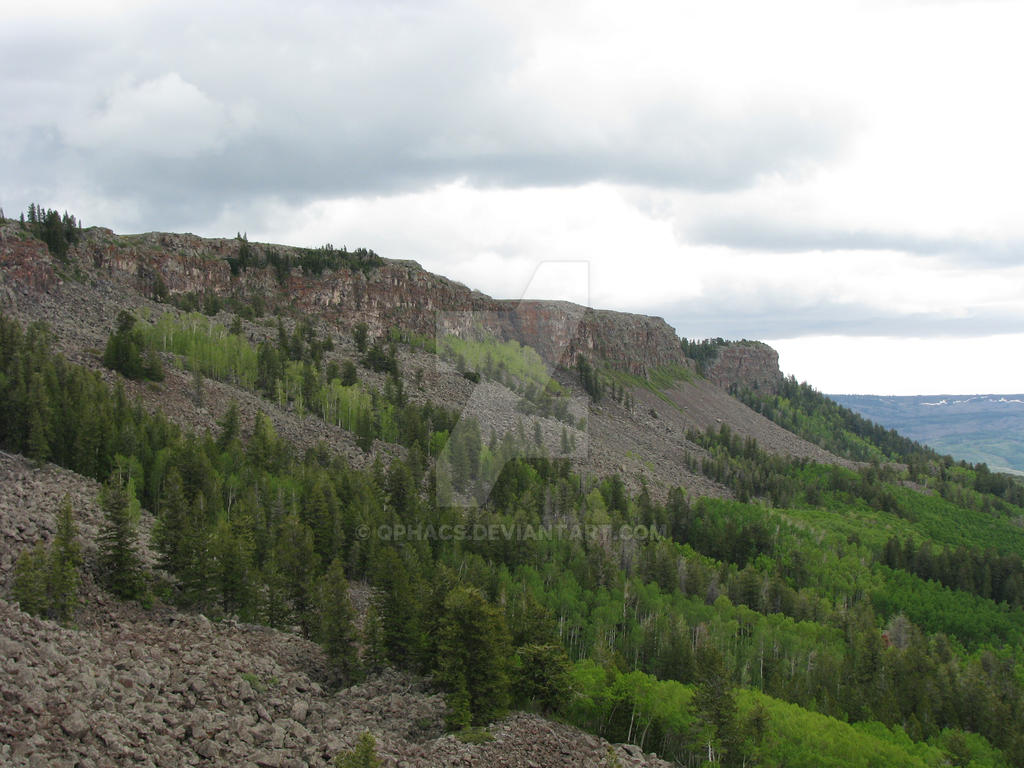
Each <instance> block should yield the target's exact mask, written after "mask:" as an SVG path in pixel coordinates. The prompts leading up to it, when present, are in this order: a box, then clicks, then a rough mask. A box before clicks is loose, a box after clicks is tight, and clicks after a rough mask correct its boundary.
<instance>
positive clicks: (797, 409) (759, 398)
mask: <svg viewBox="0 0 1024 768" xmlns="http://www.w3.org/2000/svg"><path fill="white" fill-rule="evenodd" d="M737 396H738V397H739V399H740V400H742V401H743V402H744V403H746V404H747V405H749V406H750V407H751V408H753V409H754V410H756V411H758V412H760V413H761V414H762V415H764V416H767V417H768V418H769V419H771V420H772V421H774V422H776V423H778V424H779V425H780V426H782V427H784V428H785V429H788V430H789V431H790V432H794V433H796V434H798V435H800V436H801V437H803V438H804V439H806V440H809V441H810V442H812V443H815V444H817V445H820V446H821V447H822V448H825V449H827V450H829V451H832V452H833V453H836V454H838V455H840V456H845V457H846V458H849V459H853V460H855V461H886V460H893V461H904V462H911V463H919V462H921V461H928V460H934V459H938V458H939V457H938V455H937V454H936V453H935V452H934V451H931V450H930V449H928V448H925V447H924V446H922V445H920V444H919V443H916V442H914V441H913V440H910V439H908V438H906V437H903V436H902V435H900V434H899V433H897V432H896V431H895V430H892V429H886V428H885V427H881V426H879V425H877V424H875V423H874V422H871V421H868V420H867V419H865V418H864V417H863V416H860V415H859V414H856V413H854V412H853V411H851V410H850V409H849V408H845V407H843V406H841V405H839V404H838V403H837V402H835V401H834V400H831V399H829V398H828V397H825V395H823V394H821V393H820V392H818V391H817V390H815V389H814V388H813V387H811V386H810V385H809V384H806V383H800V384H798V383H797V381H796V379H795V378H794V377H792V376H790V377H789V378H787V379H783V381H782V382H781V383H780V384H779V385H778V391H777V392H776V393H775V394H768V393H765V392H761V391H752V390H746V391H742V392H738V393H737Z"/></svg>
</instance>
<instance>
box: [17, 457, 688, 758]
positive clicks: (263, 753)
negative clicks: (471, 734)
mask: <svg viewBox="0 0 1024 768" xmlns="http://www.w3.org/2000/svg"><path fill="white" fill-rule="evenodd" d="M96 490H98V487H97V486H96V484H95V483H93V482H92V481H89V480H86V479H84V478H81V477H79V476H78V475H74V474H73V473H70V472H66V471H64V470H60V469H57V468H55V467H52V466H51V467H45V468H35V467H33V466H32V465H31V464H30V463H28V462H27V461H25V460H24V459H22V458H20V457H16V456H9V455H6V454H4V455H0V537H2V538H0V595H7V594H8V590H9V583H10V576H11V573H10V571H11V568H12V565H13V562H14V560H15V558H16V555H17V552H18V551H20V550H22V549H24V548H27V547H30V546H31V545H32V544H34V543H35V541H37V540H43V541H47V540H49V538H50V537H51V536H52V533H53V529H54V527H55V526H54V510H56V506H57V501H58V500H59V498H60V497H61V496H62V495H63V494H64V493H65V492H67V493H70V495H71V496H72V499H73V502H74V503H75V510H76V515H77V517H78V523H79V529H80V532H81V535H82V538H83V544H84V545H85V546H84V548H85V554H86V561H87V568H88V561H89V559H90V552H91V551H92V550H94V546H93V540H94V536H95V532H96V530H97V527H98V518H97V516H98V514H99V512H98V508H97V506H96V504H95V491H96ZM83 591H84V595H83V597H84V601H85V604H84V605H83V607H82V609H81V610H80V612H79V615H78V618H77V627H76V628H74V629H68V628H63V627H61V626H59V625H57V624H55V623H53V622H49V621H43V620H40V619H37V618H35V617H32V616H29V615H27V614H25V613H23V612H21V611H20V610H19V609H18V607H17V606H16V605H13V604H11V603H10V602H8V601H6V600H3V599H0V765H3V766H7V765H10V766H40V767H42V766H54V767H62V766H67V767H68V768H71V766H81V767H82V768H94V767H95V768H101V767H104V766H122V765H140V766H160V767H161V768H167V767H170V766H183V765H204V766H205V765H209V766H217V765H225V766H227V765H231V766H260V767H261V768H300V767H305V766H327V765H330V764H331V763H332V761H333V759H334V757H335V755H337V754H338V753H339V752H341V751H343V750H346V749H349V748H351V747H352V746H354V745H355V742H356V740H357V739H358V738H359V736H360V735H361V734H362V733H363V732H364V731H366V730H369V731H370V732H371V733H373V735H374V737H375V738H376V740H377V751H378V754H379V755H380V757H381V761H382V764H383V765H385V766H408V767H410V768H412V767H413V766H416V767H422V768H428V767H431V768H432V767H434V766H465V765H487V766H490V767H491V768H496V767H497V766H510V767H515V768H546V767H548V766H551V767H552V768H555V767H558V766H565V767H566V768H568V767H569V766H574V767H577V766H580V767H581V766H603V765H612V764H613V763H612V760H611V757H610V755H609V745H608V744H607V742H604V741H603V740H601V739H598V738H596V737H594V736H590V735H588V734H585V733H583V732H581V731H579V730H578V729H575V728H572V727H569V726H566V725H563V724H559V723H553V722H549V721H547V720H544V719H543V718H541V717H538V716H536V715H531V714H525V713H515V714H512V715H511V716H509V717H508V718H506V719H505V720H503V721H501V722H499V723H497V724H495V725H493V726H492V727H491V729H490V732H491V734H492V735H493V741H490V742H487V743H484V744H479V745H474V744H466V743H463V742H462V741H459V740H458V739H457V738H456V737H455V736H453V735H450V734H445V733H444V731H443V721H444V708H445V705H444V698H443V696H442V694H441V693H440V692H439V691H437V690H435V689H433V688H432V687H431V685H430V683H429V681H427V680H424V679H420V678H414V677H412V676H409V675H405V674H399V673H396V672H391V671H388V672H385V673H384V674H382V675H380V676H378V677H375V678H372V679H370V680H368V681H366V682H364V683H363V684H361V685H358V686H354V687H351V688H347V689H344V690H341V691H332V690H328V689H327V688H326V687H325V686H324V684H323V681H324V679H325V674H324V672H325V670H324V667H323V657H322V654H321V652H320V649H319V647H318V646H316V645H315V644H313V643H310V642H307V641H305V640H303V639H302V638H300V637H298V636H296V635H294V634H289V633H285V632H279V631H276V630H272V629H269V628H266V627H260V626H254V625H247V624H239V623H237V622H232V621H225V622H217V623H215V622H211V621H209V620H208V619H206V618H205V617H203V616H198V615H190V614H183V613H180V612H178V611H176V610H174V609H172V608H170V607H167V606H163V605H157V606H156V607H154V608H153V609H151V610H144V609H142V608H140V607H138V606H136V605H134V604H128V603H123V602H121V601H118V600H115V599H113V598H111V597H109V596H107V595H105V594H104V593H103V592H102V591H101V590H99V589H98V588H97V587H96V586H95V585H94V584H93V583H92V580H91V579H90V578H89V577H88V574H86V578H85V579H84V584H83ZM612 752H613V754H614V755H615V756H616V757H617V759H618V761H619V764H620V765H622V766H623V768H628V767H630V766H667V765H668V764H667V763H665V762H663V761H661V760H658V759H657V758H655V757H653V756H648V755H644V754H643V753H641V752H640V750H639V749H637V748H636V747H632V746H628V745H618V746H614V747H612Z"/></svg>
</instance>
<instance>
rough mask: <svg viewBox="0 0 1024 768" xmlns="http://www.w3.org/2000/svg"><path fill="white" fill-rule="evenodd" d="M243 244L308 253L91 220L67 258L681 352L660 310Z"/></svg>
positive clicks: (43, 274)
mask: <svg viewBox="0 0 1024 768" xmlns="http://www.w3.org/2000/svg"><path fill="white" fill-rule="evenodd" d="M4 231H5V232H6V234H7V235H8V238H7V239H8V242H6V243H3V244H2V245H0V265H2V266H3V267H4V269H3V272H6V273H7V274H8V275H9V277H10V278H11V280H12V281H13V282H17V283H18V284H21V285H23V286H24V287H25V288H28V289H31V290H44V291H45V290H48V289H49V288H50V287H51V286H52V285H53V284H54V283H55V282H56V281H58V280H59V278H58V277H57V276H56V275H55V274H54V270H53V269H52V268H51V267H50V266H49V262H51V259H50V258H49V256H48V254H47V253H46V249H45V246H43V245H42V244H41V243H39V242H38V241H35V240H23V239H21V238H20V237H18V234H19V233H18V231H17V228H16V227H15V226H14V225H8V226H7V227H5V228H4ZM243 247H248V249H250V252H254V253H256V254H257V256H256V264H265V263H266V256H267V254H268V253H273V258H275V259H278V260H279V261H283V262H285V263H289V261H290V262H291V263H299V262H300V261H301V259H303V258H304V257H308V256H309V255H310V253H314V252H311V251H309V250H308V249H301V248H293V247H289V246H280V245H265V244H251V245H250V244H245V246H243V242H242V241H240V240H239V239H237V238H201V237H198V236H196V235H192V234H168V233H147V234H142V235H129V236H118V235H115V234H114V233H113V232H112V231H110V230H109V229H104V228H101V227H92V228H90V229H88V230H85V231H84V232H83V235H82V239H81V242H80V243H78V245H77V246H75V247H74V248H73V249H72V252H71V256H70V259H71V260H75V259H79V260H82V261H83V262H84V263H85V264H87V265H89V266H90V267H91V268H93V269H95V270H97V271H98V272H99V273H100V274H103V273H106V274H109V275H110V277H111V278H112V279H114V280H117V281H122V280H124V281H127V282H128V283H129V284H130V285H131V286H132V287H133V288H134V289H136V290H138V291H140V292H141V293H143V294H146V295H149V296H156V295H158V294H159V293H161V292H163V291H166V292H168V293H170V294H176V293H190V292H194V293H197V294H201V295H202V294H211V293H212V294H216V295H218V296H220V297H222V298H227V297H237V298H240V299H245V300H253V299H256V298H258V299H260V300H262V301H263V302H264V303H265V305H266V306H267V307H268V308H269V309H272V308H275V307H283V306H291V307H294V308H296V309H299V310H301V311H303V312H306V313H311V314H315V315H317V316H319V317H323V318H326V319H329V320H332V321H334V322H336V323H338V324H339V325H342V326H344V327H350V326H352V325H354V324H356V323H359V322H365V323H366V324H367V325H368V326H369V329H370V332H371V335H380V334H383V333H385V332H386V331H387V330H388V329H389V328H391V327H393V326H394V327H399V328H402V329H406V330H410V331H415V332H416V333H420V334H424V335H427V336H433V335H434V334H435V333H437V332H438V330H442V331H445V332H452V333H458V334H462V333H467V332H469V331H470V329H472V328H474V327H477V328H480V327H482V328H483V329H484V330H486V331H489V332H492V333H495V334H496V335H498V336H499V337H500V338H502V339H516V340H517V341H519V342H521V343H523V344H528V345H530V346H532V347H534V348H535V349H537V350H538V351H539V352H540V353H541V355H543V356H544V357H545V358H546V359H547V360H548V361H549V362H550V363H552V364H561V365H566V366H572V365H575V363H576V361H577V359H578V358H579V357H580V356H581V355H583V356H586V357H588V358H598V359H601V360H603V361H605V362H607V363H608V364H609V365H611V366H613V367H616V368H619V369H621V370H625V371H629V372H630V373H634V374H637V375H644V374H646V373H647V371H648V370H649V369H650V368H652V367H656V366H661V365H667V364H680V365H681V364H685V363H686V359H685V357H684V355H683V353H682V351H681V349H680V347H679V340H678V338H677V337H676V334H675V332H674V331H673V329H672V328H671V327H670V326H669V325H668V324H667V323H666V322H665V321H664V320H662V319H661V318H654V317H647V316H644V315H633V314H628V313H623V312H610V311H605V310H594V309H590V308H584V307H580V306H578V305H575V304H570V303H568V302H557V301H522V302H518V301H508V300H498V299H492V298H491V297H489V296H486V295H485V294H483V293H480V292H479V291H474V290H471V289H469V288H467V287H466V286H465V285H462V284H461V283H457V282H455V281H452V280H449V279H447V278H445V277H442V276H439V275H434V274H431V273H430V272H427V271H426V270H424V269H423V268H422V267H420V266H419V265H418V264H417V263H415V262H412V261H396V260H390V259H377V260H374V261H373V262H372V263H370V262H368V263H367V264H365V265H359V264H357V265H356V267H357V268H342V269H334V270H324V271H323V272H321V273H320V274H315V273H313V271H311V270H306V269H303V268H301V267H292V268H288V269H280V268H279V269H275V268H273V267H272V266H269V265H264V266H248V267H246V268H241V269H240V268H238V267H237V260H238V259H239V255H240V251H241V249H242V248H243ZM232 260H235V261H236V264H235V269H233V268H232V263H231V262H232Z"/></svg>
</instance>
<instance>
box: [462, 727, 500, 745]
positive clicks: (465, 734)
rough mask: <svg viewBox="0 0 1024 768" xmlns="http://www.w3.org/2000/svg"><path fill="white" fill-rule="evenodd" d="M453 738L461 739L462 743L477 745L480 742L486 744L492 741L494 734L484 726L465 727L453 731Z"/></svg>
mask: <svg viewBox="0 0 1024 768" xmlns="http://www.w3.org/2000/svg"><path fill="white" fill-rule="evenodd" d="M455 738H457V739H458V740H459V741H461V742H462V743H463V744H474V745H477V746H479V745H480V744H488V743H490V742H492V741H494V734H492V733H491V732H490V731H489V730H487V729H486V728H480V727H476V728H474V727H472V726H469V727H465V728H462V729H461V730H459V731H456V732H455Z"/></svg>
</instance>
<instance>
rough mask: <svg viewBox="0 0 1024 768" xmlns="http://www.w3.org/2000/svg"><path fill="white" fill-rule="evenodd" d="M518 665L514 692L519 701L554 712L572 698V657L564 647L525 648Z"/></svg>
mask: <svg viewBox="0 0 1024 768" xmlns="http://www.w3.org/2000/svg"><path fill="white" fill-rule="evenodd" d="M515 662H516V664H515V671H514V675H513V690H514V692H515V695H516V699H517V700H518V701H520V702H522V703H523V704H531V705H534V706H536V707H538V708H539V709H540V711H542V712H554V711H556V710H558V709H559V708H560V707H562V706H564V705H565V703H566V702H568V701H569V700H570V699H571V698H572V696H571V693H572V682H571V680H570V677H569V666H570V662H569V657H568V656H567V655H566V653H565V649H564V648H563V647H562V646H561V645H547V644H545V645H538V644H534V643H531V644H529V645H524V646H523V647H521V648H519V649H518V651H517V652H516V659H515Z"/></svg>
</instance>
